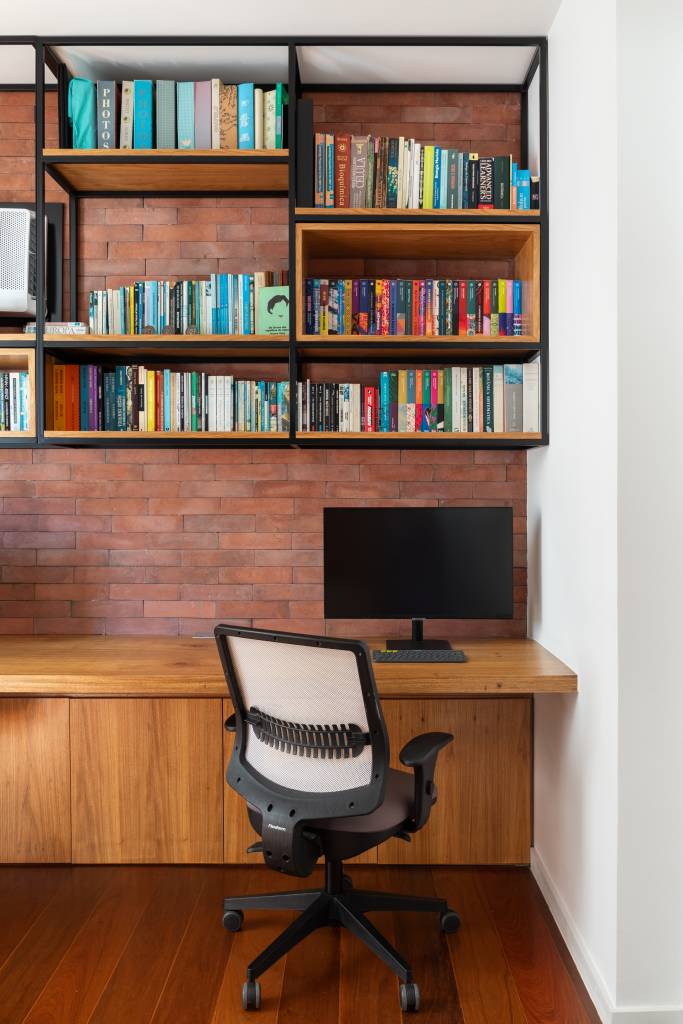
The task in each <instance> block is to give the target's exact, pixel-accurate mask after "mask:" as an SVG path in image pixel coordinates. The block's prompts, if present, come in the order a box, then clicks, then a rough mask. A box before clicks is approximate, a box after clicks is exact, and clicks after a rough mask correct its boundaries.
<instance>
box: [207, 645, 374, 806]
mask: <svg viewBox="0 0 683 1024" xmlns="http://www.w3.org/2000/svg"><path fill="white" fill-rule="evenodd" d="M215 633H216V640H217V642H218V647H219V652H220V654H221V659H222V661H223V667H224V669H225V673H226V679H227V682H228V686H229V688H230V691H231V696H232V699H233V704H234V707H235V714H236V719H237V723H236V724H237V737H236V741H235V749H234V750H233V758H232V762H231V769H230V770H229V772H228V781H229V782H230V783H231V784H233V783H236V781H237V778H238V777H239V778H240V785H236V786H235V788H238V789H241V790H242V792H244V777H245V775H246V776H247V778H248V779H250V780H251V781H252V782H253V781H256V782H258V784H259V786H260V787H261V788H262V789H263V791H264V792H265V793H268V792H273V791H277V790H288V791H290V792H295V793H296V794H297V797H298V806H301V797H302V796H304V795H305V796H306V797H308V800H309V803H310V804H311V807H312V808H315V810H314V811H312V813H313V814H319V813H320V809H321V804H324V808H325V809H326V810H328V811H329V813H330V814H334V815H336V814H338V813H339V814H341V813H355V814H358V813H365V811H364V810H362V809H361V806H365V807H367V809H370V810H372V809H373V808H374V807H375V806H377V804H378V803H379V801H380V799H381V794H382V792H383V786H384V774H385V768H386V763H387V760H388V741H387V734H386V728H385V725H384V720H383V718H382V714H381V710H380V706H379V702H378V699H377V692H376V687H375V681H374V676H373V673H372V665H371V662H370V658H369V654H368V650H367V648H366V646H365V644H362V643H360V642H357V641H347V640H332V639H330V638H327V637H313V636H301V635H298V634H291V633H276V632H272V631H268V632H266V631H264V630H253V629H238V628H236V627H231V626H218V627H217V628H216V630H215ZM232 767H234V770H232ZM349 794H351V796H352V797H353V795H354V794H356V798H354V799H351V798H350V797H349ZM245 796H246V798H247V799H250V797H249V794H248V793H245ZM330 801H331V802H332V803H330ZM255 802H256V801H255ZM370 804H371V805H372V806H369V807H368V805H370ZM332 805H334V806H333V807H332Z"/></svg>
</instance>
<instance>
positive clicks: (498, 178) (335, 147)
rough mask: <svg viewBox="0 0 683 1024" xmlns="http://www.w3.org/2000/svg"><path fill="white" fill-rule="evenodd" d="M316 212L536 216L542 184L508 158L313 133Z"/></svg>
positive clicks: (383, 139)
mask: <svg viewBox="0 0 683 1024" xmlns="http://www.w3.org/2000/svg"><path fill="white" fill-rule="evenodd" d="M314 188H315V197H314V202H315V205H316V206H317V207H333V206H337V207H345V206H348V207H356V208H357V207H360V208H379V209H398V210H534V209H538V208H539V206H540V182H539V179H538V178H537V177H536V176H534V177H532V176H531V174H530V172H529V171H528V170H524V169H522V168H519V167H518V166H517V163H516V161H514V160H513V159H512V157H511V156H495V157H491V156H483V157H480V156H479V154H478V153H469V152H461V151H460V150H457V149H448V148H446V147H442V146H437V145H425V144H424V143H422V142H416V141H415V139H405V138H402V137H401V138H387V137H386V136H373V135H336V136H335V135H334V134H333V133H331V132H316V134H315V177H314Z"/></svg>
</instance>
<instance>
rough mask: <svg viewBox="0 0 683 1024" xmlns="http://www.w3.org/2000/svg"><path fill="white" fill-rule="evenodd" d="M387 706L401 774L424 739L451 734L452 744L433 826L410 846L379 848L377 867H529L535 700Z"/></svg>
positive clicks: (443, 759)
mask: <svg viewBox="0 0 683 1024" xmlns="http://www.w3.org/2000/svg"><path fill="white" fill-rule="evenodd" d="M382 707H383V709H384V716H385V718H386V722H387V728H388V730H389V737H390V741H391V763H392V765H393V766H394V767H396V768H398V767H400V764H399V760H398V755H399V753H400V750H401V748H402V747H403V745H404V744H405V743H407V742H408V740H409V739H411V738H412V737H413V736H416V735H418V733H421V732H451V733H453V736H454V740H453V742H452V743H451V744H449V745H448V746H447V747H446V748H445V749H444V750H442V751H441V753H440V754H439V760H438V764H437V774H436V784H437V788H438V800H437V803H436V805H435V807H434V808H433V810H432V813H431V816H430V818H429V822H428V823H427V825H426V826H425V828H423V829H422V831H421V832H418V833H417V834H416V835H414V836H413V837H412V842H411V843H410V844H408V843H405V842H403V841H402V840H400V839H389V840H388V841H387V842H386V843H384V844H383V845H382V846H380V847H379V850H378V858H379V863H380V864H528V862H529V852H530V847H531V842H532V836H531V699H530V698H529V697H500V698H482V699H476V698H462V699H460V700H391V701H384V703H383V705H382ZM404 770H405V769H404Z"/></svg>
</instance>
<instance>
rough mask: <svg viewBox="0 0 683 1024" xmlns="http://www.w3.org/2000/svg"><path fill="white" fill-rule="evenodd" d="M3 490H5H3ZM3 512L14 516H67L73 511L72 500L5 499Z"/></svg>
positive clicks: (73, 504) (73, 503)
mask: <svg viewBox="0 0 683 1024" xmlns="http://www.w3.org/2000/svg"><path fill="white" fill-rule="evenodd" d="M3 490H5V489H4V488H3ZM3 511H4V512H5V513H8V514H14V515H24V514H26V515H30V514H40V513H42V514H43V515H45V514H47V513H55V514H63V515H68V514H69V513H73V512H74V511H75V502H74V499H73V498H8V497H5V501H4V506H3Z"/></svg>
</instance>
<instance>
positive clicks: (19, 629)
mask: <svg viewBox="0 0 683 1024" xmlns="http://www.w3.org/2000/svg"><path fill="white" fill-rule="evenodd" d="M33 625H34V620H33V619H32V618H28V619H26V618H24V619H4V618H3V619H0V633H2V634H3V636H22V635H26V634H27V633H33Z"/></svg>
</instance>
